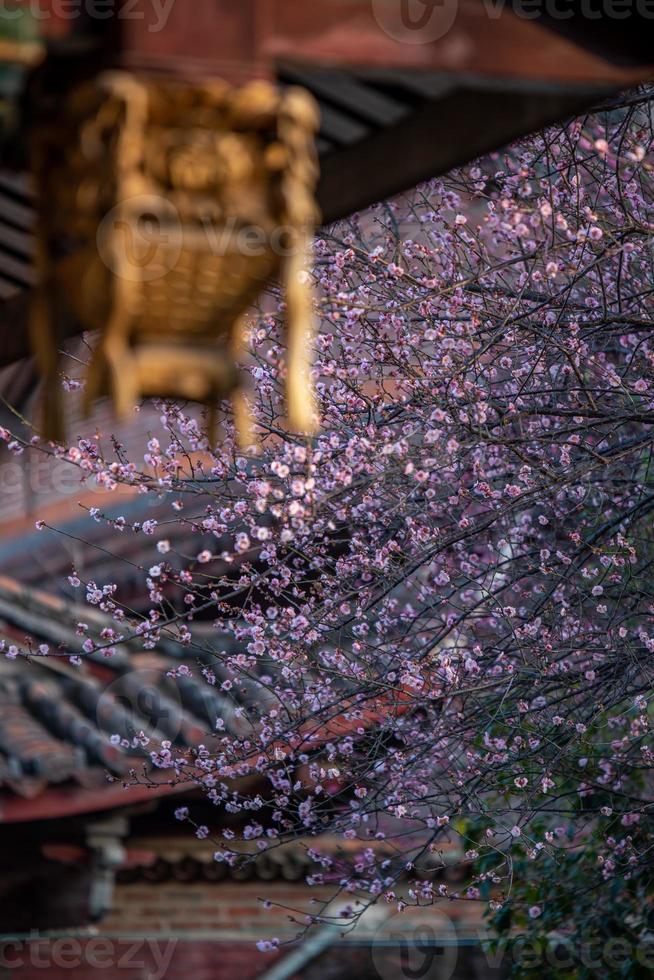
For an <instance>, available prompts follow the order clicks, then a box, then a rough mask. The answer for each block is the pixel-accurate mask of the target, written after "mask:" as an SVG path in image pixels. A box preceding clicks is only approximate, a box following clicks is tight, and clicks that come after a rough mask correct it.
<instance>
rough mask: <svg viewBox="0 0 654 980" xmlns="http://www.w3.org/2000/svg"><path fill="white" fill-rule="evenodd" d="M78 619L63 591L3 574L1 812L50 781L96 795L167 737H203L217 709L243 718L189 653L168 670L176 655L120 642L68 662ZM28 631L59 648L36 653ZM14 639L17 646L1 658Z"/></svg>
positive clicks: (190, 743) (189, 742)
mask: <svg viewBox="0 0 654 980" xmlns="http://www.w3.org/2000/svg"><path fill="white" fill-rule="evenodd" d="M89 613H90V615H89ZM78 618H81V617H80V610H79V608H75V607H74V606H71V605H70V604H69V603H67V602H66V601H65V600H63V599H60V598H58V597H56V596H53V595H50V594H46V593H43V592H40V591H38V590H35V589H33V588H26V587H24V586H21V585H19V584H18V583H16V582H15V581H13V580H11V579H8V578H2V577H0V640H2V641H3V642H4V654H5V655H4V656H3V657H2V659H0V820H2V819H6V816H5V813H4V811H5V810H6V806H3V803H4V804H6V801H7V796H8V794H11V795H17V796H19V797H23V798H25V799H34V798H36V797H39V796H40V795H42V794H44V793H45V792H46V791H47V790H48V789H49V788H51V787H54V786H57V787H59V788H71V789H72V788H73V787H76V788H77V789H78V790H79V789H80V788H82V789H86V790H88V791H89V793H91V792H95V793H96V794H97V792H98V791H99V790H103V789H106V788H111V779H112V778H114V779H117V780H118V781H120V780H121V778H123V779H127V778H128V776H129V772H130V770H133V769H137V770H142V769H143V767H144V766H145V771H146V772H147V771H149V770H150V769H151V766H150V762H149V753H150V752H151V751H153V750H155V749H156V748H158V747H159V746H160V745H161V742H162V741H164V740H168V741H170V742H172V743H173V745H174V746H177V747H179V748H181V749H184V748H192V747H195V746H197V745H199V744H201V743H202V744H205V745H207V746H210V745H211V741H212V734H211V732H212V730H213V728H214V725H215V721H216V719H217V718H218V717H221V718H222V719H223V720H224V723H225V726H226V729H227V731H230V730H231V731H233V732H236V731H238V730H239V726H241V725H243V724H244V721H243V720H242V719H241V718H239V716H238V715H236V714H235V713H234V712H235V708H236V707H237V706H238V703H237V700H236V699H237V698H238V694H236V695H235V698H234V699H231V700H230V699H228V698H227V696H226V695H223V694H222V693H220V692H218V691H217V690H215V689H214V688H213V687H211V686H210V685H209V684H207V683H206V682H205V681H204V679H203V678H202V677H201V676H200V669H201V666H200V665H199V664H195V665H194V663H193V660H192V659H191V660H190V661H189V660H186V662H187V664H190V670H191V673H190V674H189V675H188V676H183V677H173V676H170V671H171V669H172V668H174V667H175V666H177V665H179V663H180V660H179V658H178V657H177V656H175V654H174V653H172V652H168V653H163V652H159V651H157V652H154V651H153V652H145V653H144V652H138V651H133V650H131V649H130V647H129V646H125V645H123V646H118V647H117V650H116V654H115V655H114V656H113V657H111V658H105V657H104V656H102V655H99V654H91V655H85V656H84V659H83V661H82V665H81V666H73V665H72V664H71V663H69V660H68V656H69V655H71V654H77V653H78V652H79V651H80V647H81V643H82V642H83V638H82V637H80V636H78V635H77V634H76V632H75V622H76V621H77V619H78ZM84 619H85V621H86V622H90V625H91V630H90V632H91V633H93V631H94V630H95V631H96V632H97V634H99V632H100V630H101V628H102V625H103V617H102V615H101V614H98V613H97V612H96V611H95V610H87V609H85V610H84ZM26 633H29V634H30V635H31V636H34V637H36V639H37V640H38V639H44V640H45V641H47V642H48V643H49V644H50V646H51V650H55V649H56V651H57V653H58V654H61V655H55V656H52V655H51V656H47V657H43V656H40V655H33V654H32V653H30V651H29V648H28V647H26V646H25V645H24V639H25V635H26ZM87 635H88V634H87ZM12 645H14V646H17V647H18V649H19V650H20V652H19V654H18V655H17V656H14V657H7V656H6V651H7V650H8V648H9V647H10V646H12ZM12 653H13V651H12ZM140 732H144V733H145V734H146V735H147V737H148V738H149V743H148V744H147V746H142V745H141V744H140V742H139V740H138V738H137V736H138V735H139V733H140ZM112 736H113V737H112ZM116 736H119V738H118V739H117V738H116ZM100 795H101V794H100ZM114 795H115V794H114ZM107 798H108V797H107ZM112 798H113V797H112ZM98 799H99V804H101V802H102V800H101V798H100V797H99V798H98ZM117 799H119V796H118V797H117ZM112 805H114V804H112ZM98 809H102V806H101V805H99V806H98Z"/></svg>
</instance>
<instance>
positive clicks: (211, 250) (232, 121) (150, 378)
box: [31, 72, 318, 445]
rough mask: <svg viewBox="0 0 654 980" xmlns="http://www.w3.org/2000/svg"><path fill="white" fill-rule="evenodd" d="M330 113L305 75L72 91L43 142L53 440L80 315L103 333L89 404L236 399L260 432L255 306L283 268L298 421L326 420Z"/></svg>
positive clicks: (306, 425) (120, 83)
mask: <svg viewBox="0 0 654 980" xmlns="http://www.w3.org/2000/svg"><path fill="white" fill-rule="evenodd" d="M317 126H318V111H317V106H316V104H315V102H314V100H313V98H312V97H311V96H310V95H309V94H308V93H306V92H305V91H304V90H302V89H298V88H290V89H286V90H284V91H280V90H279V89H278V88H276V87H275V86H274V85H272V84H269V83H268V82H264V81H256V82H251V83H250V84H248V85H245V86H243V87H242V88H232V87H231V86H229V85H227V84H226V83H215V84H206V85H189V84H177V83H170V82H167V83H159V82H156V83H155V82H150V81H143V80H140V79H137V78H136V77H133V76H131V75H129V74H125V73H119V72H112V73H107V74H104V75H101V76H99V77H98V79H97V80H96V81H95V82H94V83H92V84H88V85H86V86H83V87H81V88H79V89H78V90H77V91H75V92H74V93H73V94H72V95H71V96H70V97H69V98H68V99H67V100H66V102H65V105H64V111H63V118H62V116H59V117H58V118H57V119H55V120H53V121H52V123H51V124H48V123H47V122H46V123H42V124H40V125H39V126H38V127H37V128H36V131H35V134H34V138H33V157H34V170H35V176H36V182H37V188H38V201H39V215H38V242H37V249H38V251H37V266H38V276H39V286H38V289H37V292H36V297H35V300H34V305H33V310H32V318H31V329H32V340H33V347H34V351H35V353H36V355H37V359H38V363H39V366H40V369H41V372H42V374H43V376H44V382H45V424H46V430H47V431H46V435H47V437H48V438H52V439H56V440H61V439H62V438H63V424H62V417H61V409H60V406H59V398H58V348H59V346H60V344H61V337H62V336H64V335H65V334H67V333H70V332H71V330H70V321H71V319H72V320H74V321H75V322H76V324H77V325H78V326H79V327H80V328H82V329H87V330H99V331H100V340H99V343H98V346H97V349H96V350H95V352H94V354H93V358H92V361H91V364H90V368H89V372H88V377H87V379H86V394H85V401H86V407H87V408H89V407H90V406H91V405H92V404H93V402H94V401H95V400H96V399H97V398H99V397H101V396H103V395H108V396H110V397H111V398H112V400H113V402H114V405H115V409H116V412H117V414H118V416H119V417H123V418H124V417H125V416H126V414H127V413H128V412H129V411H130V410H131V409H132V408H133V406H134V405H135V404H136V403H137V401H138V400H139V398H141V397H151V396H159V397H170V398H179V399H190V400H193V401H198V402H203V403H205V404H207V405H209V406H211V413H212V415H213V411H214V406H215V405H216V403H217V402H218V401H219V400H220V399H223V398H225V397H227V396H231V398H232V403H233V406H234V411H235V420H236V424H237V429H238V433H239V438H240V441H241V444H242V445H250V444H251V443H252V442H253V436H252V430H251V423H250V419H249V414H248V410H247V403H246V400H245V397H244V392H243V388H242V383H241V382H242V374H241V371H240V370H239V366H238V362H237V356H238V354H239V352H240V350H241V348H242V334H243V317H244V314H245V312H246V310H247V309H248V307H249V306H250V305H251V304H252V302H253V301H254V300H256V298H257V297H258V296H259V295H260V294H261V293H262V292H263V291H264V290H265V289H266V287H267V286H269V285H270V283H271V282H272V281H273V280H274V279H275V278H277V277H278V278H279V279H280V280H281V283H282V286H283V288H284V290H285V299H286V306H287V312H286V316H287V342H288V356H287V410H288V419H289V424H290V426H291V427H292V428H293V429H296V430H298V431H303V432H311V431H314V430H315V425H316V416H315V411H314V401H313V396H312V391H311V382H310V356H309V350H310V342H311V333H312V316H313V314H312V296H311V290H310V287H309V285H308V276H307V274H306V268H307V264H308V262H309V250H310V243H311V238H312V234H313V230H314V228H315V224H316V221H317V219H318V211H317V207H316V203H315V197H314V191H315V186H316V181H317V176H318V165H317V158H316V152H315V132H316V129H317Z"/></svg>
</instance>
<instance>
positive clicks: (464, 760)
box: [6, 100, 654, 919]
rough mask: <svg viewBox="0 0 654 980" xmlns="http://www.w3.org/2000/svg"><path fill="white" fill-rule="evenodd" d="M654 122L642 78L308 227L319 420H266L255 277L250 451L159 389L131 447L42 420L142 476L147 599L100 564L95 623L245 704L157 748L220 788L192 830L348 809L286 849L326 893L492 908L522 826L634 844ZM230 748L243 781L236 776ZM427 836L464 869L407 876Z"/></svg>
mask: <svg viewBox="0 0 654 980" xmlns="http://www.w3.org/2000/svg"><path fill="white" fill-rule="evenodd" d="M651 140H652V133H651V131H650V122H649V116H648V115H647V112H646V111H644V109H643V108H642V107H640V106H639V105H638V103H637V100H636V103H635V105H634V106H633V107H631V108H629V109H623V110H620V111H618V110H612V111H608V110H607V111H606V112H603V113H602V114H598V115H597V116H595V117H586V118H585V119H584V120H578V121H574V122H572V123H570V124H569V125H567V126H565V127H562V128H558V129H553V130H550V131H547V132H546V133H544V134H542V135H539V136H536V137H534V138H531V139H529V140H528V141H525V142H524V143H522V144H519V145H517V146H514V147H512V148H511V149H510V150H509V151H507V152H506V153H504V154H494V155H493V156H492V157H490V158H487V159H484V160H481V161H479V162H478V163H476V164H474V165H472V166H470V167H467V168H465V169H462V170H461V171H458V172H456V173H454V174H451V175H450V176H448V177H447V178H445V179H442V180H434V181H432V182H431V183H429V184H426V185H423V186H421V187H420V188H418V189H417V190H416V192H415V193H413V194H411V195H407V196H406V197H404V198H402V199H401V200H399V199H398V200H394V201H390V202H386V203H384V204H382V205H379V206H376V207H374V208H372V209H371V210H370V211H369V212H366V213H364V214H361V215H358V216H355V217H353V218H351V219H350V220H348V221H345V222H342V223H341V224H340V225H339V226H337V227H334V228H331V229H329V230H328V231H327V232H325V233H324V234H323V236H322V237H321V238H320V239H319V240H318V241H317V243H316V264H315V277H316V284H317V291H318V294H317V295H318V299H317V304H318V312H319V316H320V325H321V329H320V333H319V336H318V338H317V341H316V361H315V366H314V372H313V373H314V378H315V381H316V385H317V389H318V394H319V401H320V411H321V419H322V429H321V432H320V434H319V435H318V436H317V437H315V438H314V439H312V440H308V439H306V438H305V437H302V436H299V435H296V434H293V433H290V432H287V431H286V429H285V426H284V421H283V413H284V407H283V386H284V377H285V357H284V353H285V352H284V331H283V316H284V313H283V307H282V304H281V301H280V304H279V308H277V309H276V308H275V306H274V302H273V303H272V304H271V305H270V306H269V307H268V308H267V310H263V311H261V312H260V313H259V314H255V315H253V317H252V320H251V328H250V338H249V339H250V346H251V363H250V371H251V375H252V389H251V390H252V400H253V404H254V411H255V415H256V418H257V423H258V425H257V428H258V432H259V436H260V441H261V445H260V449H259V452H258V453H254V452H253V453H243V452H241V451H240V450H239V449H238V448H237V446H236V444H235V440H234V434H233V432H232V431H231V429H230V424H229V422H226V424H225V435H224V439H223V441H222V442H220V443H219V444H218V445H215V446H214V445H211V446H209V445H208V444H207V441H206V436H205V434H204V428H203V425H202V423H201V420H200V421H199V415H198V414H197V413H196V414H193V413H192V412H189V411H186V410H185V409H184V408H183V407H180V406H179V405H171V404H162V405H161V406H160V409H161V432H160V433H158V435H157V438H156V439H155V438H152V439H151V440H150V441H149V443H148V445H147V447H144V450H145V452H144V457H143V462H139V461H138V460H133V461H127V460H126V459H124V458H123V456H122V455H120V454H117V455H116V456H115V457H112V458H110V457H109V456H107V455H104V454H103V452H102V451H101V450H100V448H99V445H98V444H97V443H89V442H86V443H82V442H80V444H79V445H78V446H77V447H73V449H71V450H69V451H68V454H69V455H68V458H69V459H70V460H71V461H73V462H75V463H76V465H79V466H80V467H82V468H83V470H84V471H85V473H86V474H87V477H88V478H91V477H95V478H96V479H98V480H99V481H100V482H101V483H102V484H103V485H104V486H106V487H107V488H108V489H111V488H112V487H115V486H117V485H119V484H122V483H127V484H130V485H138V487H139V488H140V489H141V491H142V492H144V493H151V494H152V495H153V496H156V498H157V500H159V501H162V500H163V501H166V500H167V501H169V504H170V506H169V509H168V513H167V515H166V516H165V517H164V518H159V520H158V522H157V521H155V520H149V521H146V522H145V523H144V524H143V525H142V526H141V527H140V529H139V528H137V529H136V532H135V533H141V534H143V544H142V554H143V559H142V565H143V603H142V608H141V610H140V613H141V616H140V618H138V619H137V618H135V617H134V615H133V613H132V612H131V611H128V612H127V617H126V619H125V615H124V613H123V610H122V609H121V595H120V585H118V587H117V588H116V589H114V588H113V587H112V588H110V589H109V591H107V589H106V588H105V586H106V585H107V584H109V585H110V586H111V585H112V584H111V583H102V584H100V583H98V584H95V583H90V584H89V587H88V590H87V598H88V601H89V602H90V603H91V604H93V605H98V604H99V605H100V606H101V607H102V608H103V609H105V610H107V611H108V612H109V613H111V614H117V619H118V626H117V630H116V636H118V638H121V637H123V636H124V635H125V634H128V633H129V634H130V635H131V637H132V638H134V637H139V636H140V638H141V640H142V643H143V646H145V647H152V646H155V645H156V644H157V643H158V642H160V640H161V639H162V638H164V639H166V640H167V641H168V642H177V643H179V644H183V645H184V657H185V662H186V663H187V664H190V665H193V664H194V663H195V662H196V661H197V662H198V663H199V664H200V665H201V666H203V674H204V676H205V678H206V680H207V683H210V684H211V685H214V686H216V688H217V689H220V690H221V693H222V694H223V695H224V696H225V698H227V699H230V698H232V699H233V701H234V704H235V705H236V710H237V711H240V712H242V715H243V718H242V720H243V721H244V722H246V724H245V725H241V726H238V731H235V730H233V729H230V728H229V726H227V727H225V724H224V722H223V721H222V720H221V719H219V724H217V726H216V731H215V733H214V735H215V739H216V741H215V742H214V743H212V744H215V745H217V748H212V749H211V750H202V751H199V752H197V753H194V754H193V753H187V754H186V755H184V756H183V757H181V756H180V754H179V753H177V754H176V753H175V751H174V749H173V750H167V751H166V752H165V760H164V761H165V764H166V765H167V766H170V765H172V766H173V767H175V766H176V767H177V772H178V777H179V778H183V779H186V780H192V781H194V782H196V783H197V784H198V785H199V786H201V787H203V788H204V790H205V792H206V794H207V797H208V798H209V799H210V800H212V801H213V803H214V804H215V806H216V815H215V827H212V828H210V829H209V830H208V831H207V833H209V832H210V833H211V834H212V835H214V836H216V837H218V833H219V831H218V828H219V827H220V824H221V819H222V814H223V813H224V812H226V813H228V814H229V815H230V818H232V819H233V817H234V815H235V814H236V815H238V814H241V815H242V818H243V820H242V823H243V826H242V828H241V830H240V831H239V832H237V833H236V835H235V838H234V839H230V840H225V839H224V838H222V839H220V840H219V844H218V846H219V853H221V854H232V855H233V854H236V853H238V851H239V845H240V843H241V841H243V840H244V839H248V838H256V841H257V844H258V845H259V846H260V848H261V849H266V848H268V847H276V846H279V844H280V843H282V842H284V841H286V840H289V839H292V838H297V837H303V838H307V837H312V836H316V835H319V834H321V833H324V832H326V831H329V832H330V833H331V834H337V835H341V836H342V838H343V841H344V843H347V842H350V843H349V846H348V847H347V848H345V847H344V852H343V856H342V859H338V860H336V859H334V860H332V859H328V860H326V861H325V865H324V867H323V869H322V872H321V874H320V875H319V876H317V877H316V876H315V875H314V876H312V880H313V881H314V882H317V881H320V882H323V883H330V882H331V883H332V884H333V887H334V891H335V892H336V891H344V892H346V893H348V894H349V895H350V896H351V900H352V903H351V907H350V908H351V915H352V917H356V916H357V915H358V914H359V913H360V912H361V910H363V909H364V908H365V907H366V905H367V904H369V903H370V902H371V901H377V900H381V901H384V900H386V901H389V902H393V903H395V904H398V906H400V907H405V906H406V905H407V904H411V903H412V902H423V903H424V901H425V900H426V896H428V900H429V901H439V900H443V896H444V895H445V896H446V897H447V900H452V898H460V899H461V900H479V899H480V898H483V899H484V901H486V902H490V903H491V908H492V909H494V910H497V909H498V908H501V906H502V903H503V902H505V901H506V900H507V897H508V895H509V893H510V890H511V882H512V874H513V870H512V869H513V860H512V859H513V857H514V856H515V855H516V854H520V855H522V856H524V857H525V859H526V860H527V861H530V860H531V861H533V862H535V863H536V865H537V864H538V863H539V862H542V861H543V860H544V858H546V857H547V855H549V856H552V855H556V853H557V851H558V850H559V849H569V848H571V847H576V846H583V842H584V840H586V839H587V836H588V835H589V834H593V835H595V838H594V839H597V835H598V833H599V838H598V839H599V844H598V845H597V847H598V861H597V868H598V874H600V875H601V876H602V877H603V878H604V879H610V878H611V877H614V876H618V875H623V874H625V873H627V874H629V875H631V876H634V875H637V874H638V872H639V868H640V867H641V865H642V866H643V867H644V866H645V865H646V863H647V861H648V860H649V858H648V857H647V854H648V852H649V850H650V849H651V846H652V843H654V836H653V834H652V831H653V829H654V828H652V823H651V816H650V813H651V806H652V802H653V797H652V783H651V780H650V778H649V773H650V772H651V752H650V750H649V748H648V741H649V740H650V739H651V727H652V716H651V712H650V710H649V708H648V705H649V701H650V695H651V691H652V666H651V665H652V657H651V653H652V650H654V619H653V617H654V591H653V590H652V588H651V569H652V563H653V562H654V539H653V537H652V530H651V527H652V515H653V514H654V471H653V469H652V460H653V449H654V332H653V330H652V326H653V324H654V314H653V310H654V306H653V297H654V282H653V279H652V245H651V242H652V231H653V230H654V205H653V201H654V182H653V179H652V167H653V166H654V155H653V154H652V153H651V152H650V143H651ZM6 438H7V439H12V436H11V434H10V433H7V436H6ZM42 448H43V447H42ZM56 452H57V453H62V452H63V450H56ZM160 509H161V505H160ZM94 516H95V517H96V518H97V519H100V520H104V519H105V518H104V517H103V516H102V514H96V515H94ZM112 521H113V522H114V526H116V530H117V531H120V530H121V527H120V526H118V525H117V524H116V522H115V518H112ZM122 524H123V526H124V525H125V522H124V521H123V522H122ZM176 527H180V528H183V529H184V531H185V533H187V535H192V536H193V537H194V539H195V541H196V544H194V545H193V546H192V548H190V549H189V548H188V547H185V548H181V547H178V546H177V545H176V538H175V528H176ZM76 580H77V578H76ZM71 581H72V580H71ZM208 623H210V624H213V627H214V631H213V633H212V632H210V631H209V632H208V631H207V629H206V625H207V624H208ZM198 624H201V625H202V626H203V629H201V630H198ZM116 636H111V635H107V637H106V639H105V640H104V641H103V642H104V643H105V644H106V645H108V646H110V645H111V643H113V642H116ZM214 636H215V639H214V638H213V637H214ZM209 661H210V662H209ZM253 679H254V680H253ZM253 683H255V686H257V688H258V691H259V692H260V694H259V695H257V697H254V698H253V697H250V698H249V700H247V699H246V700H245V703H246V707H245V708H243V707H242V706H241V705H242V703H243V698H242V697H241V695H242V694H243V693H244V692H245V691H246V690H248V691H251V690H252V685H253ZM334 719H340V727H338V726H334V727H333V728H330V727H329V726H330V724H331V723H332V722H333V721H334ZM155 761H160V760H159V758H158V757H157V756H156V755H155ZM635 774H638V779H635V778H632V777H634V775H635ZM243 775H248V776H258V777H259V782H258V783H256V784H255V785H256V788H255V789H252V790H248V791H247V792H240V791H239V792H236V791H234V790H233V788H232V787H231V786H230V779H232V778H233V777H235V776H243ZM182 815H183V817H184V818H186V817H187V814H186V813H185V812H184V813H183V814H182ZM255 818H256V819H255ZM191 819H192V814H191ZM253 828H254V829H253ZM598 828H599V831H598ZM201 830H202V836H205V830H206V828H204V827H203V828H201ZM395 839H396V840H397V844H396V847H395V857H394V858H392V859H389V858H388V855H387V854H386V852H384V856H383V858H382V857H381V856H380V857H379V858H378V857H377V853H378V852H377V850H376V847H377V845H378V844H379V842H383V841H388V840H395ZM352 840H358V841H360V842H361V849H360V851H359V852H357V854H356V856H355V857H353V858H352V857H348V855H351V854H352V853H354V852H353V851H352V846H351V842H352ZM443 842H450V843H451V844H453V845H457V846H460V848H461V851H462V854H463V857H462V860H465V861H466V862H467V863H468V864H469V865H470V867H471V872H470V876H471V877H470V881H469V884H468V888H467V891H466V890H465V889H462V890H461V891H460V892H456V891H455V890H454V891H452V890H450V889H448V888H446V887H445V886H443V887H444V891H443V890H442V888H440V887H439V886H438V885H437V884H434V885H433V887H431V886H430V887H429V888H427V890H425V889H426V885H425V881H424V876H423V880H421V881H417V878H416V872H415V869H416V868H417V867H418V866H419V864H420V860H421V859H422V858H423V857H424V856H425V855H428V854H429V853H430V852H431V851H432V850H433V849H438V848H439V847H440V846H441V844H442V843H443ZM465 851H470V854H471V855H472V857H470V856H468V857H465V854H464V852H465ZM379 853H380V854H381V851H380V852H379ZM534 874H535V875H536V876H537V871H535V872H534ZM407 877H408V879H409V881H414V879H415V881H414V884H413V885H410V887H409V888H408V890H407V888H405V887H404V886H403V885H402V881H403V880H406V879H407ZM412 896H413V897H412ZM543 909H545V910H546V909H547V896H546V895H544V896H543V900H542V901H541V900H539V901H538V904H535V903H534V902H533V901H532V902H530V903H528V904H526V905H525V913H526V914H527V915H528V916H529V917H531V918H532V919H536V918H538V917H540V916H541V914H544V912H543Z"/></svg>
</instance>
